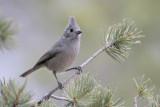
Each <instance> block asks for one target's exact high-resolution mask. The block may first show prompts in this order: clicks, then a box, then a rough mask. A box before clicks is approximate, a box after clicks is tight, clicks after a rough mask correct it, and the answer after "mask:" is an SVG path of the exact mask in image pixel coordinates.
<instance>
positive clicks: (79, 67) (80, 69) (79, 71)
mask: <svg viewBox="0 0 160 107" xmlns="http://www.w3.org/2000/svg"><path fill="white" fill-rule="evenodd" d="M77 70H78V71H77V74H78V75H79V74H80V73H82V67H81V66H78V67H77Z"/></svg>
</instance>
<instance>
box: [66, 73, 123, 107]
mask: <svg viewBox="0 0 160 107" xmlns="http://www.w3.org/2000/svg"><path fill="white" fill-rule="evenodd" d="M113 95H114V93H113V91H112V89H111V88H103V87H102V86H101V85H99V83H97V81H96V80H95V77H94V76H91V75H90V74H88V73H87V74H82V75H81V76H80V77H78V78H77V79H74V80H72V81H71V82H70V83H69V85H68V87H67V89H66V91H65V95H64V96H65V97H66V98H68V99H72V100H73V101H74V103H73V102H68V103H67V104H66V107H123V104H124V102H122V99H121V98H120V99H117V100H116V101H113Z"/></svg>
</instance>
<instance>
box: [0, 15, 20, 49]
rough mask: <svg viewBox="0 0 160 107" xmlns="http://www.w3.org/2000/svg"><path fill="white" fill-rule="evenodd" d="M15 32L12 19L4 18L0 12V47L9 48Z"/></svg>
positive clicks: (12, 42)
mask: <svg viewBox="0 0 160 107" xmlns="http://www.w3.org/2000/svg"><path fill="white" fill-rule="evenodd" d="M16 32H17V25H13V21H12V19H6V18H5V17H4V16H2V15H1V13H0V48H1V49H3V48H6V49H10V48H11V47H12V46H13V44H14V37H13V35H14V34H15V33H16Z"/></svg>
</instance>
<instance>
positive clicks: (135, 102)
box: [134, 95, 138, 107]
mask: <svg viewBox="0 0 160 107" xmlns="http://www.w3.org/2000/svg"><path fill="white" fill-rule="evenodd" d="M137 99H138V95H137V96H135V97H134V107H137Z"/></svg>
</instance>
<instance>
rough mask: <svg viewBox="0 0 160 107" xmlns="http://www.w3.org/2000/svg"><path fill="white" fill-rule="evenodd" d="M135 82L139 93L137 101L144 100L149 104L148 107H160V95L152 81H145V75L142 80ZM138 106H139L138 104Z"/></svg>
mask: <svg viewBox="0 0 160 107" xmlns="http://www.w3.org/2000/svg"><path fill="white" fill-rule="evenodd" d="M133 80H134V85H135V87H136V91H137V99H139V98H142V99H144V100H146V101H147V102H148V104H146V105H147V107H160V98H159V94H156V92H154V90H153V89H155V88H154V87H152V86H150V85H151V80H150V79H147V80H144V75H142V77H141V78H139V79H138V80H136V79H135V78H134V79H133ZM137 105H138V104H137Z"/></svg>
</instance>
